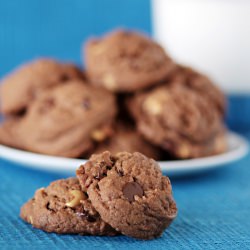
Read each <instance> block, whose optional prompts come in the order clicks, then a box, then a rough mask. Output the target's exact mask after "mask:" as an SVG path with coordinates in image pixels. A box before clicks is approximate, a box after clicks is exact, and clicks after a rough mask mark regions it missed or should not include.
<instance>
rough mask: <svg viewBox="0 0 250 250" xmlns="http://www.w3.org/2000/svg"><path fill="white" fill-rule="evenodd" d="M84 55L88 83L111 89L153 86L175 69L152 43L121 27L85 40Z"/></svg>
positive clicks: (140, 35)
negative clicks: (102, 35) (101, 35)
mask: <svg viewBox="0 0 250 250" xmlns="http://www.w3.org/2000/svg"><path fill="white" fill-rule="evenodd" d="M84 57H85V64H86V71H87V72H86V73H87V76H88V77H89V79H90V81H91V82H92V84H94V85H97V86H103V87H105V88H107V89H109V90H110V91H114V92H132V91H135V90H139V89H142V88H145V87H149V86H152V85H155V84H156V83H158V82H159V81H162V80H163V79H165V78H166V77H167V76H168V75H169V74H170V73H171V72H172V71H173V69H174V68H175V64H174V63H173V61H172V60H171V59H170V57H169V56H168V55H166V53H165V51H164V50H163V48H162V47H161V46H160V45H158V44H157V43H156V42H154V41H153V40H151V39H149V38H148V37H146V36H144V35H143V34H140V33H136V32H131V31H124V30H117V31H114V32H112V33H110V34H108V35H106V36H105V37H103V38H99V39H92V40H90V41H88V42H87V44H86V46H85V50H84Z"/></svg>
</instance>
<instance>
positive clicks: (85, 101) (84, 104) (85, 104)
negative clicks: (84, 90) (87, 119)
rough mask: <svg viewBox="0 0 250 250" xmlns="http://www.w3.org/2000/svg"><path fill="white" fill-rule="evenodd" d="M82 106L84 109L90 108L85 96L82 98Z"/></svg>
mask: <svg viewBox="0 0 250 250" xmlns="http://www.w3.org/2000/svg"><path fill="white" fill-rule="evenodd" d="M82 106H83V107H84V108H85V109H86V110H88V109H90V100H89V98H85V99H84V100H83V102H82Z"/></svg>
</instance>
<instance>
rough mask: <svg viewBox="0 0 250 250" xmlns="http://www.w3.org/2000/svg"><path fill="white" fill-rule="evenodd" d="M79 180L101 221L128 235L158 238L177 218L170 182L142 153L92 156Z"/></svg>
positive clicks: (107, 153) (81, 168) (79, 170)
mask: <svg viewBox="0 0 250 250" xmlns="http://www.w3.org/2000/svg"><path fill="white" fill-rule="evenodd" d="M77 177H78V179H79V181H80V184H81V186H82V188H83V190H84V191H86V192H87V193H88V196H89V199H90V201H91V202H92V204H93V206H94V208H95V209H96V210H97V211H98V212H99V214H100V216H101V218H102V219H103V220H104V221H106V222H107V223H108V224H110V225H111V226H112V227H113V228H115V229H116V230H117V231H120V232H121V233H123V234H125V235H128V236H132V237H135V238H140V239H151V238H154V237H158V236H160V235H161V234H162V232H163V231H164V229H165V228H167V227H168V226H169V225H170V223H171V222H172V220H173V219H174V218H175V217H176V215H177V208H176V204H175V202H174V200H173V197H172V189H171V184H170V181H169V179H168V178H167V177H165V176H162V173H161V170H160V168H159V166H158V164H157V163H156V162H155V161H154V160H153V159H149V158H147V157H146V156H144V155H142V154H140V153H133V154H131V153H127V152H123V153H119V154H117V155H115V156H113V155H111V154H110V153H109V152H108V151H106V152H104V153H102V154H99V155H93V156H92V157H91V158H90V160H89V161H88V162H87V163H85V164H84V165H83V166H81V167H80V168H79V169H78V170H77Z"/></svg>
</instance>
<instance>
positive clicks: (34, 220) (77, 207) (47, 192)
mask: <svg viewBox="0 0 250 250" xmlns="http://www.w3.org/2000/svg"><path fill="white" fill-rule="evenodd" d="M20 216H21V218H22V219H23V220H24V221H26V222H28V223H30V224H32V226H33V227H36V228H39V229H42V230H44V231H47V232H53V233H58V234H82V235H86V234H87V235H89V234H91V235H110V236H112V235H115V234H117V232H116V231H115V230H114V229H113V228H112V227H111V226H110V225H108V224H107V223H105V222H104V221H103V220H102V219H101V218H100V215H99V214H98V212H97V211H96V210H95V209H94V208H93V206H92V205H91V202H90V201H89V200H88V198H87V195H86V194H85V193H84V192H82V190H81V187H80V185H79V182H78V180H77V178H69V179H66V180H58V181H55V182H52V183H51V184H50V185H49V186H48V187H47V188H41V189H38V190H37V191H36V193H35V196H34V198H32V199H31V200H29V201H28V202H27V203H25V204H24V205H23V207H22V208H21V213H20Z"/></svg>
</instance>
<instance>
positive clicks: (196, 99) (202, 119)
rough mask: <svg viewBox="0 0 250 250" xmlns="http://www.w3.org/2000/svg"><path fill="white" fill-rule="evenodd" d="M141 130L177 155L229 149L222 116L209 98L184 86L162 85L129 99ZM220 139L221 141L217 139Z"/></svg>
mask: <svg viewBox="0 0 250 250" xmlns="http://www.w3.org/2000/svg"><path fill="white" fill-rule="evenodd" d="M129 107H130V111H131V113H132V114H133V116H134V118H135V120H136V122H137V129H138V130H139V131H140V133H141V134H143V135H144V136H145V137H146V138H147V139H148V140H149V141H151V142H152V143H154V144H156V145H158V146H161V147H162V148H163V149H165V150H167V151H168V152H170V153H171V154H173V155H174V156H176V157H177V158H196V157H202V156H207V155H212V154H218V153H221V152H223V151H225V149H226V141H225V133H224V127H223V122H222V119H221V115H220V113H219V112H218V110H217V109H216V108H215V107H214V106H213V105H211V103H210V102H209V100H208V99H206V98H204V97H203V96H202V95H199V94H197V93H196V92H195V91H193V90H191V89H189V88H188V87H186V86H183V85H179V84H178V85H175V86H167V85H164V86H159V87H156V88H154V89H153V90H151V91H147V92H144V93H139V94H137V95H135V97H134V98H133V99H131V100H130V101H129ZM217 137H219V138H220V140H218V139H217Z"/></svg>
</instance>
